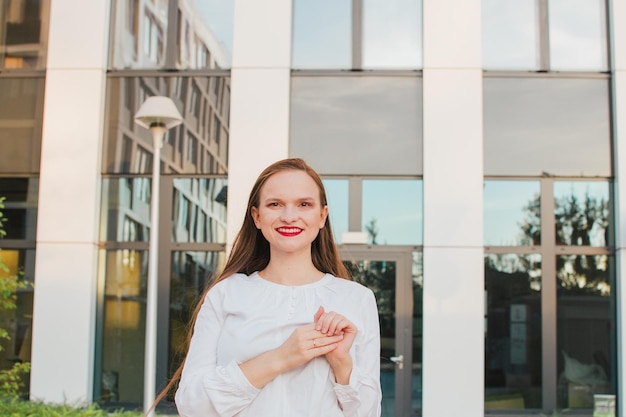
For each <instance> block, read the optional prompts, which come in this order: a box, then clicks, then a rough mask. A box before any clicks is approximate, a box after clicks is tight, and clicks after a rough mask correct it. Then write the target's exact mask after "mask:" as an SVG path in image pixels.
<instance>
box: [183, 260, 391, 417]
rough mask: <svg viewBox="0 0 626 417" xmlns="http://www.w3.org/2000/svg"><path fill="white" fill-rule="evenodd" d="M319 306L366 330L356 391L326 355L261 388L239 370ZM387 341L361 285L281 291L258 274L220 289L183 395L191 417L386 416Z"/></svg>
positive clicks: (357, 359)
mask: <svg viewBox="0 0 626 417" xmlns="http://www.w3.org/2000/svg"><path fill="white" fill-rule="evenodd" d="M319 306H323V307H324V309H325V310H326V311H335V312H337V313H340V314H343V315H344V316H345V317H346V318H348V319H349V320H350V321H352V322H353V323H354V324H355V325H356V326H357V329H358V333H357V336H356V338H355V340H354V343H353V344H352V348H351V349H350V353H351V355H352V361H353V369H352V374H351V375H350V383H349V385H340V384H337V383H336V382H335V379H334V375H333V373H332V370H331V368H330V365H329V364H328V362H327V361H326V359H325V358H324V357H323V356H321V357H318V358H315V359H313V360H312V361H310V362H309V363H307V364H306V365H303V366H301V367H298V368H294V369H291V370H289V371H287V372H285V373H282V374H280V375H278V376H277V377H276V378H275V379H274V380H272V381H271V382H270V383H268V384H267V385H265V386H264V387H263V388H261V389H257V388H256V387H254V386H253V385H252V384H251V383H250V382H249V381H248V379H247V378H246V376H245V375H244V373H243V372H242V371H241V369H240V368H239V365H238V364H239V363H242V362H245V361H247V360H249V359H252V358H254V357H256V356H258V355H259V354H261V353H263V352H266V351H268V350H271V349H275V348H277V347H278V346H280V345H281V344H282V343H283V342H284V341H285V340H287V338H288V337H289V336H290V335H291V333H292V332H293V331H294V330H295V329H296V328H297V327H299V326H302V325H305V324H310V323H312V322H313V316H314V314H315V312H316V311H317V309H318V308H319ZM379 358H380V334H379V327H378V309H377V307H376V300H375V298H374V293H373V292H372V291H371V290H370V289H369V288H367V287H365V286H363V285H361V284H358V283H356V282H354V281H349V280H346V279H342V278H336V277H334V276H332V275H329V274H327V275H325V276H324V277H323V278H322V279H320V280H319V281H316V282H314V283H311V284H306V285H300V286H286V285H280V284H276V283H273V282H270V281H267V280H266V279H264V278H262V277H261V276H259V274H258V273H256V272H255V273H253V274H251V275H250V276H247V275H244V274H235V275H232V276H231V277H229V278H226V279H224V280H223V281H220V282H219V283H218V284H216V285H215V286H214V287H213V288H212V289H211V290H210V291H209V293H208V295H207V296H206V298H205V300H204V303H203V304H202V307H201V310H200V313H199V315H198V318H197V320H196V324H195V327H194V333H193V337H192V338H191V344H190V346H189V352H188V354H187V359H186V361H185V366H184V368H183V373H182V377H181V380H180V384H179V387H178V390H177V392H176V406H177V408H178V412H179V413H180V415H181V416H183V417H210V416H240V417H244V416H254V417H264V416H268V417H280V416H284V417H304V416H311V417H313V416H315V417H334V416H338V417H339V416H341V417H343V416H354V417H357V416H358V417H365V416H368V417H370V416H371V417H378V416H380V412H381V411H380V402H381V388H380V359H379Z"/></svg>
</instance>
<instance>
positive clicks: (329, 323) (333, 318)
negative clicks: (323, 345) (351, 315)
mask: <svg viewBox="0 0 626 417" xmlns="http://www.w3.org/2000/svg"><path fill="white" fill-rule="evenodd" d="M342 320H346V318H345V317H344V316H342V315H341V314H337V313H335V312H334V311H331V312H330V313H327V315H326V316H322V318H321V320H320V321H321V324H322V328H321V329H320V331H321V332H322V333H326V334H335V331H336V330H337V325H338V323H339V322H341V321H342Z"/></svg>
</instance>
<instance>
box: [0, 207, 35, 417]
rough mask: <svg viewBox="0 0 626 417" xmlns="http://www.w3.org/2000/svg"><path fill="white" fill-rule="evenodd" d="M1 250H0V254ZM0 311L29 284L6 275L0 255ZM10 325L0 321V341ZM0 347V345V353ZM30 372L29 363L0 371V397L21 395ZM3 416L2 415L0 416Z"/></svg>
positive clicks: (0, 228) (9, 306)
mask: <svg viewBox="0 0 626 417" xmlns="http://www.w3.org/2000/svg"><path fill="white" fill-rule="evenodd" d="M4 200H5V198H4V197H0V239H1V238H3V237H4V236H5V235H6V231H5V230H4V221H5V219H4V216H3V214H2V210H3V209H4ZM1 251H2V249H0V252H1ZM0 272H2V276H0V310H14V309H15V308H16V304H15V302H16V300H17V291H18V290H19V289H23V288H28V287H29V286H30V285H31V284H30V283H29V282H27V281H25V280H24V279H23V276H22V275H21V274H18V275H8V273H9V272H10V271H9V269H8V268H7V266H6V265H5V264H4V261H3V259H2V253H0ZM6 325H10V323H6V322H5V320H2V321H0V339H10V336H9V332H8V331H7V330H6V329H5V328H4V326H6ZM1 350H2V345H0V351H1ZM29 372H30V363H28V362H16V363H14V364H13V367H11V368H10V369H3V370H0V397H18V396H19V395H21V394H23V393H24V392H23V391H24V388H25V383H24V377H25V376H26V375H28V373H29ZM0 415H4V414H0Z"/></svg>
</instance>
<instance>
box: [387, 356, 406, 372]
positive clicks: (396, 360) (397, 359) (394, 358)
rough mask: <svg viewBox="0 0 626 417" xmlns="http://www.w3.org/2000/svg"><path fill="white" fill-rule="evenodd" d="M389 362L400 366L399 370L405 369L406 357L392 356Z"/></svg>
mask: <svg viewBox="0 0 626 417" xmlns="http://www.w3.org/2000/svg"><path fill="white" fill-rule="evenodd" d="M389 360H390V361H391V362H393V363H395V364H396V365H398V369H402V368H404V355H398V356H392V357H390V358H389Z"/></svg>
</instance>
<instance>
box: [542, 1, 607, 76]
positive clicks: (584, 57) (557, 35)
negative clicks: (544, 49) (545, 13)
mask: <svg viewBox="0 0 626 417" xmlns="http://www.w3.org/2000/svg"><path fill="white" fill-rule="evenodd" d="M549 16H550V25H549V26H550V36H549V38H550V67H551V68H552V69H555V70H597V71H604V70H606V69H607V45H606V36H607V33H606V15H605V10H604V0H550V1H549Z"/></svg>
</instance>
